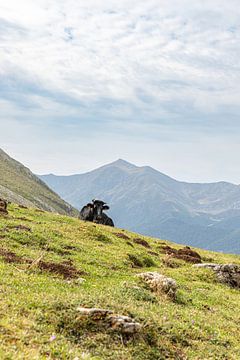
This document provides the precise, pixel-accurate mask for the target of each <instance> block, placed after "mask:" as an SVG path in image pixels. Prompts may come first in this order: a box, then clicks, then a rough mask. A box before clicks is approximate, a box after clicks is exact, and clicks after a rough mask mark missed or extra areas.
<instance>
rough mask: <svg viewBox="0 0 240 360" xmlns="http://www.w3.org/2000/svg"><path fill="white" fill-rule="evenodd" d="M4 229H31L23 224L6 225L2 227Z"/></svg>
mask: <svg viewBox="0 0 240 360" xmlns="http://www.w3.org/2000/svg"><path fill="white" fill-rule="evenodd" d="M4 230H5V231H9V230H17V231H32V230H31V228H30V227H28V226H25V225H22V224H20V225H8V226H6V227H5V229H4Z"/></svg>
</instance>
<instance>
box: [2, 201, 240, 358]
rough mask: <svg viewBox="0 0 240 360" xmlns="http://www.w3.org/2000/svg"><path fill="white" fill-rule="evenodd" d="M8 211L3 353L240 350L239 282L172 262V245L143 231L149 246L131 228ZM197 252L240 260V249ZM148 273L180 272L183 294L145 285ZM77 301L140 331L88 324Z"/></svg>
mask: <svg viewBox="0 0 240 360" xmlns="http://www.w3.org/2000/svg"><path fill="white" fill-rule="evenodd" d="M9 210H10V211H9V215H8V217H0V241H1V245H0V254H1V255H0V272H1V277H0V282H1V286H0V291H1V296H0V358H1V359H14V360H16V359H29V360H30V359H31V360H33V359H75V360H76V359H95V360H97V359H114V360H120V359H121V360H126V359H130V360H131V359H137V360H144V359H151V360H159V359H228V360H229V359H239V358H240V344H239V338H240V326H239V324H240V313H239V305H240V296H239V295H240V293H239V290H235V289H231V288H229V287H227V286H226V285H222V284H219V283H218V282H217V280H216V278H215V275H214V273H213V272H212V271H211V270H208V269H197V268H193V267H192V265H191V264H189V263H186V262H184V261H182V260H177V259H175V260H174V261H173V260H172V261H169V259H167V258H166V255H164V254H162V252H161V245H163V243H166V244H169V243H167V242H165V241H159V240H157V239H151V238H148V237H144V239H145V240H146V241H147V242H148V244H149V246H150V248H147V247H144V246H142V245H141V244H137V243H136V242H135V241H136V240H134V239H135V238H136V237H139V236H138V235H136V234H134V233H130V232H127V231H122V230H119V229H116V228H108V227H105V226H101V225H95V224H92V223H84V222H81V221H79V220H78V219H74V218H70V217H66V216H61V215H56V214H52V213H47V212H39V210H34V209H22V208H20V207H18V206H16V205H13V204H12V205H10V207H9ZM116 234H118V235H116ZM119 234H121V235H119ZM119 236H120V237H119ZM142 238H143V237H142ZM171 246H174V247H175V248H178V247H179V246H177V245H175V244H171ZM199 253H200V254H201V256H202V257H203V260H205V261H213V262H219V263H230V262H234V263H236V264H240V257H239V256H231V255H222V254H217V253H211V252H207V251H203V250H199ZM143 271H158V272H160V273H162V274H165V275H167V276H170V277H172V278H173V279H175V280H176V281H177V283H178V286H179V290H178V293H177V297H176V299H175V300H174V301H173V300H171V299H170V298H168V297H167V296H166V295H156V294H155V293H153V292H151V291H150V290H148V289H147V288H145V286H144V285H143V284H142V283H141V282H140V280H139V279H138V278H137V277H136V274H138V273H140V272H143ZM81 278H83V279H85V281H84V282H83V281H82V280H81ZM78 306H84V307H100V308H104V309H111V310H113V311H114V313H117V314H121V315H129V316H131V317H133V318H134V319H135V320H137V321H138V322H140V323H141V324H142V325H143V328H142V331H141V332H140V333H139V334H138V335H135V336H134V337H126V336H123V335H120V334H118V333H115V332H112V331H110V330H104V329H102V328H98V327H97V326H94V325H93V324H91V323H89V324H84V323H82V322H81V321H80V320H79V319H78V313H77V311H76V308H77V307H78Z"/></svg>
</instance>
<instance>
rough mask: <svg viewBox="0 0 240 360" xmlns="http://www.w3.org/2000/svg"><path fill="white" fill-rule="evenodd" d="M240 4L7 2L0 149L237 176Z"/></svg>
mask: <svg viewBox="0 0 240 360" xmlns="http://www.w3.org/2000/svg"><path fill="white" fill-rule="evenodd" d="M239 58H240V6H239V1H238V0H228V1H226V0H218V1H217V0H211V1H204V0H202V1H192V0H181V1H180V0H175V1H174V0H168V1H163V0H148V1H145V0H144V1H142V0H137V1H136V0H135V1H134V0H132V1H131V2H130V1H125V0H121V1H116V0H108V1H103V0H98V1H97V0H95V1H94V0H88V1H85V0H84V1H81V0H80V1H73V0H56V1H55V0H52V1H50V0H35V1H31V0H21V1H17V0H15V1H13V0H8V1H4V0H0V106H1V112H0V147H2V148H3V149H4V150H5V151H7V152H8V153H9V154H10V155H12V156H13V157H15V158H17V159H19V160H20V161H22V162H24V164H26V165H27V166H29V167H30V168H31V169H32V170H33V171H34V172H36V173H49V172H53V173H57V174H71V173H79V172H84V171H87V170H90V169H93V168H95V167H97V166H100V165H102V164H104V163H107V162H111V161H113V160H116V159H117V158H124V159H126V160H128V161H130V162H133V163H135V164H138V165H146V164H147V165H151V166H153V167H155V168H157V169H158V170H160V171H162V172H165V173H167V174H169V175H171V176H173V177H175V178H177V179H180V180H187V181H201V182H202V181H219V180H227V181H232V182H235V183H240V170H239V153H240V141H239V137H240V118H239V115H240V63H239Z"/></svg>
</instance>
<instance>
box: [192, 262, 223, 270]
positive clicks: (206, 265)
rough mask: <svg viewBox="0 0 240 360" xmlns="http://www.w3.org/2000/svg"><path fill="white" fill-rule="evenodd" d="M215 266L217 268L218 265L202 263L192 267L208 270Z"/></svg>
mask: <svg viewBox="0 0 240 360" xmlns="http://www.w3.org/2000/svg"><path fill="white" fill-rule="evenodd" d="M216 266H218V264H214V263H204V264H194V265H193V267H196V268H209V269H214V268H215V267H216Z"/></svg>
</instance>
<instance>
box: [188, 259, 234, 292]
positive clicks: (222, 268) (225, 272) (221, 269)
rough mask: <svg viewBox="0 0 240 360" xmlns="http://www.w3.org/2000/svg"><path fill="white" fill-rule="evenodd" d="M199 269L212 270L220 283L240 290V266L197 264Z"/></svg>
mask: <svg viewBox="0 0 240 360" xmlns="http://www.w3.org/2000/svg"><path fill="white" fill-rule="evenodd" d="M193 266H194V267H198V268H209V269H212V270H213V271H214V272H215V273H216V276H217V279H218V281H219V282H221V283H223V284H227V285H229V286H232V287H235V288H238V289H240V266H239V265H236V264H212V263H205V264H196V265H193Z"/></svg>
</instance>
